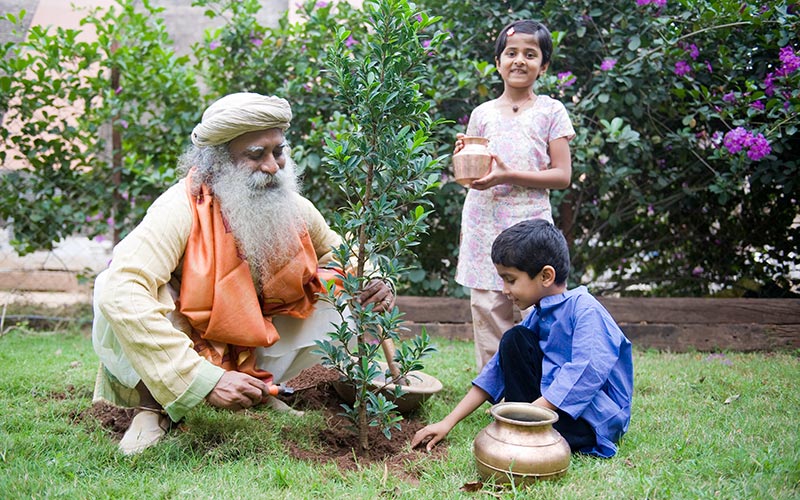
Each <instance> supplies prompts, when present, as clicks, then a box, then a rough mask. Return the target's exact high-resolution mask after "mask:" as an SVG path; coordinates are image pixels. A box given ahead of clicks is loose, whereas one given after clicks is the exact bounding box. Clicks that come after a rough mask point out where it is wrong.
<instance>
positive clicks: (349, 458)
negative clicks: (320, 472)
mask: <svg viewBox="0 0 800 500" xmlns="http://www.w3.org/2000/svg"><path fill="white" fill-rule="evenodd" d="M336 380H337V374H336V372H335V371H333V370H329V369H327V368H324V367H322V366H319V365H317V366H314V367H311V368H309V369H307V370H305V371H303V372H302V373H300V375H298V376H297V377H295V378H294V379H292V380H290V381H288V382H287V383H286V385H287V386H289V387H293V388H295V389H296V392H295V393H294V394H293V395H291V396H284V397H282V399H283V400H284V401H286V402H287V403H289V404H290V405H291V406H292V407H293V408H295V409H298V410H320V411H322V412H323V414H324V416H325V428H324V429H322V430H320V431H319V432H318V433H317V436H316V438H317V440H318V442H319V446H315V447H313V448H312V449H307V448H304V447H303V448H301V447H300V446H298V444H297V443H294V442H291V441H288V442H287V449H288V451H289V453H290V454H291V456H293V457H295V458H298V459H301V460H311V461H315V462H320V463H328V462H334V463H335V464H336V465H337V467H338V468H339V469H342V470H356V469H358V468H359V467H362V466H366V465H370V464H374V463H379V464H383V466H384V469H385V470H386V472H387V473H389V474H392V475H393V476H397V477H400V478H402V479H403V480H405V481H409V482H412V483H416V482H418V474H417V472H416V471H415V470H414V468H413V462H415V461H416V460H417V459H419V458H420V457H421V456H422V455H424V454H426V453H427V452H425V451H420V450H410V449H409V448H408V443H410V442H411V438H412V437H413V436H414V433H416V432H417V431H418V430H419V429H421V428H422V427H424V425H425V423H424V422H422V421H421V420H420V418H419V417H418V416H417V415H416V414H415V413H410V414H406V415H403V420H402V422H401V423H400V427H401V428H400V429H392V432H391V435H392V439H386V436H384V435H383V433H382V432H381V431H380V429H378V428H376V427H370V428H369V434H368V435H369V445H370V446H369V449H368V450H363V449H362V448H361V445H360V444H359V439H358V435H357V434H356V433H355V432H354V431H353V430H352V429H351V428H350V425H351V424H350V421H349V420H347V419H346V418H345V417H343V416H341V415H339V414H340V413H342V411H343V410H342V408H341V406H340V405H341V404H342V402H343V401H342V399H341V398H340V397H339V395H338V394H337V392H336V390H335V389H334V388H333V382H335V381H336ZM445 451H446V447H445V446H438V447H436V448H434V449H433V451H432V452H431V453H433V454H435V455H437V456H441V454H443V453H444V452H445Z"/></svg>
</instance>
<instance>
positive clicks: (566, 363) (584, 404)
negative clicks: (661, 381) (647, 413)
mask: <svg viewBox="0 0 800 500" xmlns="http://www.w3.org/2000/svg"><path fill="white" fill-rule="evenodd" d="M521 324H522V325H523V326H525V327H527V328H529V329H531V330H532V331H534V332H536V333H537V335H538V337H539V346H540V347H541V348H542V352H543V353H544V360H543V362H542V385H541V392H542V396H544V398H545V399H547V400H548V401H550V402H551V403H552V404H553V405H555V406H556V407H558V408H559V409H561V410H563V411H565V412H566V413H568V414H570V415H571V416H572V417H573V418H576V419H577V418H579V417H582V418H584V419H585V420H586V421H587V422H588V423H589V425H591V426H592V428H593V429H594V431H595V434H596V435H597V445H596V446H594V447H593V448H590V449H583V450H580V451H582V452H584V453H589V454H592V455H597V456H600V457H611V456H613V455H614V454H616V452H617V446H616V443H618V442H619V439H620V438H621V437H622V435H623V434H625V432H626V431H627V430H628V424H629V423H630V418H631V398H632V395H633V357H632V352H631V343H630V341H629V340H628V339H627V338H626V337H625V334H623V333H622V330H620V328H619V326H617V323H616V321H614V318H612V317H611V315H610V314H609V313H608V311H607V310H606V309H605V307H603V305H602V304H600V302H598V301H597V299H595V298H594V297H593V296H592V295H591V294H590V293H589V291H588V290H587V289H586V287H584V286H581V287H578V288H575V289H573V290H568V291H566V292H564V293H562V294H558V295H551V296H548V297H544V298H543V299H542V300H541V301H540V303H539V306H537V307H535V308H534V310H533V311H532V312H531V313H530V314H529V315H528V317H526V318H525V319H524V320H523V322H522V323H521ZM472 383H473V385H475V386H477V387H480V388H481V389H483V390H484V391H486V392H487V393H488V394H489V397H490V400H491V402H492V403H497V402H499V401H500V400H501V399H502V398H503V395H504V393H505V384H504V381H503V372H502V370H501V368H500V363H499V360H498V355H497V354H495V355H494V356H493V357H492V359H491V360H489V362H488V363H487V364H486V366H484V368H483V370H481V373H480V374H479V375H478V376H477V377H476V378H475V380H473V381H472Z"/></svg>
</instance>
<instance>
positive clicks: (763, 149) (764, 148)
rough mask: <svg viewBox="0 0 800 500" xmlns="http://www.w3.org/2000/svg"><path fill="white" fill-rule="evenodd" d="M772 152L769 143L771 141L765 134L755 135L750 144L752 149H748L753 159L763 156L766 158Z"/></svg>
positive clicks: (748, 153) (748, 154)
mask: <svg viewBox="0 0 800 500" xmlns="http://www.w3.org/2000/svg"><path fill="white" fill-rule="evenodd" d="M771 152H772V148H771V147H770V145H769V141H767V138H766V137H764V135H763V134H758V135H757V136H755V137H753V141H752V144H751V145H750V150H748V151H747V156H748V157H749V158H750V159H751V160H753V161H758V160H760V159H761V158H764V157H765V156H767V155H768V154H770V153H771Z"/></svg>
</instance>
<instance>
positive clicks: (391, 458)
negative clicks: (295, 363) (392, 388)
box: [74, 365, 447, 484]
mask: <svg viewBox="0 0 800 500" xmlns="http://www.w3.org/2000/svg"><path fill="white" fill-rule="evenodd" d="M336 380H338V374H337V373H336V372H335V371H334V370H331V369H328V368H324V367H322V366H321V365H316V366H313V367H311V368H308V369H306V370H304V371H303V372H301V373H300V374H299V375H297V376H296V377H295V378H293V379H292V380H289V381H287V382H286V384H285V385H286V386H288V387H292V388H294V389H295V392H294V394H291V395H287V396H280V399H282V400H283V401H285V402H286V403H288V404H289V405H290V406H292V407H293V408H294V409H296V410H302V411H319V412H322V414H323V418H324V421H325V425H324V426H323V428H322V429H321V430H319V431H316V435H315V436H313V439H314V440H315V441H316V443H315V444H314V445H313V446H311V447H309V446H308V445H307V444H305V445H302V444H300V441H305V442H306V443H307V442H308V438H307V437H305V436H304V437H303V438H304V439H302V440H301V439H300V436H297V438H298V439H293V438H292V436H293V433H292V432H291V431H290V430H288V429H284V431H285V432H284V434H283V436H284V437H285V439H284V446H285V447H286V451H287V453H288V454H289V455H290V456H292V457H294V458H296V459H298V460H304V461H312V462H317V463H321V464H323V463H331V462H333V463H335V464H336V466H337V467H338V468H339V469H340V470H358V469H359V468H362V467H365V466H369V465H371V464H382V465H384V467H385V468H386V470H387V472H388V473H390V474H392V475H393V476H395V477H400V478H401V479H403V480H404V481H407V482H411V483H415V484H416V483H418V481H419V476H420V474H421V472H422V471H421V470H418V469H417V468H416V467H415V466H414V462H416V461H417V460H418V459H420V458H421V457H423V456H429V455H433V456H434V457H436V458H439V457H442V456H443V455H444V454H445V453H446V452H447V446H446V444H445V443H440V444H439V445H438V446H436V447H435V448H434V449H433V450H432V451H431V452H430V453H428V452H426V451H424V448H421V449H416V450H412V449H410V448H409V443H410V442H411V438H412V437H413V436H414V433H416V432H417V431H418V430H419V429H421V428H422V427H424V426H425V422H424V421H422V419H421V417H420V416H419V415H418V413H417V412H412V413H408V414H404V415H403V420H402V421H401V422H400V429H392V432H391V435H392V439H386V437H385V436H384V435H383V433H382V432H381V431H380V429H378V428H376V427H370V428H369V434H368V435H369V443H370V448H369V449H368V450H362V449H361V445H360V444H359V439H358V435H357V434H356V432H355V431H354V430H352V428H351V427H350V425H351V424H350V421H349V420H347V419H346V418H345V417H344V416H342V415H340V413H342V412H343V409H342V407H341V406H340V405H341V404H342V403H343V401H342V399H341V398H340V397H339V395H338V394H337V392H336V390H335V389H334V386H333V382H335V381H336ZM133 414H134V410H133V409H131V408H119V407H116V406H113V405H111V404H108V403H106V402H102V401H98V402H95V403H94V404H92V406H91V407H89V408H88V409H85V410H83V411H82V412H80V413H78V414H76V415H74V421H75V422H76V423H82V424H84V425H86V424H88V425H90V426H91V425H99V426H101V427H102V428H103V429H104V430H105V431H106V432H107V433H108V434H109V435H110V436H111V438H112V439H114V440H117V441H118V440H120V439H122V436H123V434H124V433H125V431H126V430H127V429H128V427H129V426H130V421H131V419H132V418H133ZM253 416H254V418H259V417H258V413H253ZM299 418H302V417H299ZM176 431H177V432H181V426H177V428H173V430H172V431H171V432H176Z"/></svg>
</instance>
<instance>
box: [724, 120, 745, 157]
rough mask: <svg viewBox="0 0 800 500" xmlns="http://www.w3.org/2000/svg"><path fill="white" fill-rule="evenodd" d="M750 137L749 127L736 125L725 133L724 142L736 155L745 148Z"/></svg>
mask: <svg viewBox="0 0 800 500" xmlns="http://www.w3.org/2000/svg"><path fill="white" fill-rule="evenodd" d="M750 137H751V136H750V132H748V131H747V129H745V128H744V127H736V128H735V129H733V130H731V131H730V132H728V133H727V134H725V138H724V139H723V144H724V145H725V147H726V148H728V152H730V153H731V154H734V155H735V154H736V153H738V152H739V151H741V150H742V148H744V146H745V143H746V142H748V139H749V138H750Z"/></svg>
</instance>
